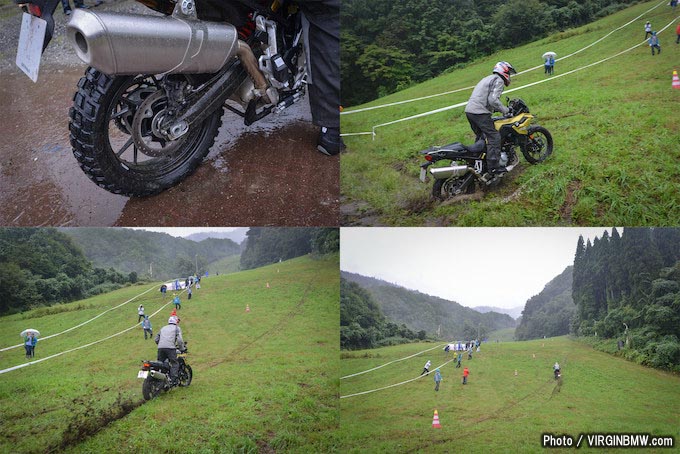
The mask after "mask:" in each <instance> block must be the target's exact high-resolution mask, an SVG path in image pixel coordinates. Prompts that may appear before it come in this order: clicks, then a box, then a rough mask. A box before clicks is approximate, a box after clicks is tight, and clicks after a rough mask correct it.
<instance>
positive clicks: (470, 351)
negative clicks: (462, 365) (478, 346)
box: [467, 345, 472, 359]
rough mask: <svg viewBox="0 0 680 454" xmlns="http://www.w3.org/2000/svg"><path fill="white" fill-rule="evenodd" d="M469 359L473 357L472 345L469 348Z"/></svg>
mask: <svg viewBox="0 0 680 454" xmlns="http://www.w3.org/2000/svg"><path fill="white" fill-rule="evenodd" d="M467 352H468V359H472V345H470V348H468V351H467Z"/></svg>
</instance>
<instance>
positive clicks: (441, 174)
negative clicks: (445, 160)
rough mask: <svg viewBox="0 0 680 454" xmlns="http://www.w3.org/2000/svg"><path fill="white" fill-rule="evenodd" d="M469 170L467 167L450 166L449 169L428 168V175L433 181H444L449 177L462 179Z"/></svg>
mask: <svg viewBox="0 0 680 454" xmlns="http://www.w3.org/2000/svg"><path fill="white" fill-rule="evenodd" d="M469 170H470V168H469V167H468V166H450V167H430V173H431V174H432V176H433V177H434V179H435V180H446V179H448V178H451V177H462V176H463V175H465V174H466V173H468V171H469Z"/></svg>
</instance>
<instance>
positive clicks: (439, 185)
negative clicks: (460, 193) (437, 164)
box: [432, 177, 475, 200]
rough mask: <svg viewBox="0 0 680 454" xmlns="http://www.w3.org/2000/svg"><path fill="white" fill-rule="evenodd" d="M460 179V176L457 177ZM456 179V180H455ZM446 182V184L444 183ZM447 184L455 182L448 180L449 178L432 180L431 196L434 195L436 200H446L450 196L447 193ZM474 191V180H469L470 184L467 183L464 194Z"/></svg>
mask: <svg viewBox="0 0 680 454" xmlns="http://www.w3.org/2000/svg"><path fill="white" fill-rule="evenodd" d="M461 178H464V177H461ZM458 180H460V178H458ZM455 181H457V180H455ZM445 183H446V185H445ZM449 184H455V182H452V181H449V180H434V184H433V185H432V197H434V198H435V199H436V200H446V199H448V198H451V196H450V195H449V193H448V191H447V190H446V186H447V185H449ZM474 193H475V182H474V181H471V182H470V184H469V185H468V187H467V188H465V194H474Z"/></svg>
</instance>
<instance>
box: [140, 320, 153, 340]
mask: <svg viewBox="0 0 680 454" xmlns="http://www.w3.org/2000/svg"><path fill="white" fill-rule="evenodd" d="M142 329H143V330H144V340H146V339H147V334H148V335H149V337H148V339H151V338H153V329H152V328H151V320H149V316H148V315H145V316H144V320H142Z"/></svg>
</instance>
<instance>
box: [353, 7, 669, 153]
mask: <svg viewBox="0 0 680 454" xmlns="http://www.w3.org/2000/svg"><path fill="white" fill-rule="evenodd" d="M678 19H680V16H678V17H676V18H675V19H673V20H672V21H671V22H669V23H668V24H667V25H666V26H664V27H663V28H662V29H660V30H659V31H658V32H657V34H660V33H661V32H663V31H664V30H666V29H667V28H668V27H670V26H671V25H673V24H674V23H675V22H676V21H677V20H678ZM646 42H647V41H646V40H645V41H642V42H641V43H639V44H636V45H634V46H632V47H629V48H628V49H626V50H623V51H621V52H619V53H617V54H614V55H611V56H609V57H606V58H603V59H602V60H599V61H596V62H594V63H589V64H587V65H585V66H581V67H580V68H576V69H572V70H571V71H567V72H565V73H561V74H558V75H556V76H552V77H551V78H549V79H542V80H539V81H536V82H531V83H529V84H526V85H522V86H520V87H516V88H511V89H510V90H505V91H504V92H503V93H512V92H513V91H518V90H523V89H525V88H529V87H533V86H534V85H538V84H542V83H546V82H550V81H553V80H556V79H559V78H561V77H565V76H568V75H571V74H574V73H576V72H579V71H583V70H584V69H587V68H590V67H593V66H596V65H599V64H602V63H605V62H607V61H609V60H611V59H613V58H616V57H619V56H621V55H623V54H625V53H627V52H630V51H632V50H633V49H635V48H637V47H640V46H642V45H644V44H645V43H646ZM465 105H467V101H465V102H461V103H458V104H453V105H451V106H447V107H442V108H439V109H435V110H431V111H429V112H423V113H419V114H416V115H411V116H410V117H405V118H400V119H398V120H393V121H389V122H387V123H381V124H378V125H375V126H373V129H372V131H371V132H370V133H364V134H372V136H373V139H374V140H375V136H376V132H375V130H376V129H377V128H382V127H385V126H389V125H393V124H397V123H401V122H404V121H410V120H414V119H417V118H422V117H426V116H429V115H434V114H437V113H441V112H445V111H447V110H451V109H456V108H458V107H462V106H465ZM355 134H356V133H355Z"/></svg>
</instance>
